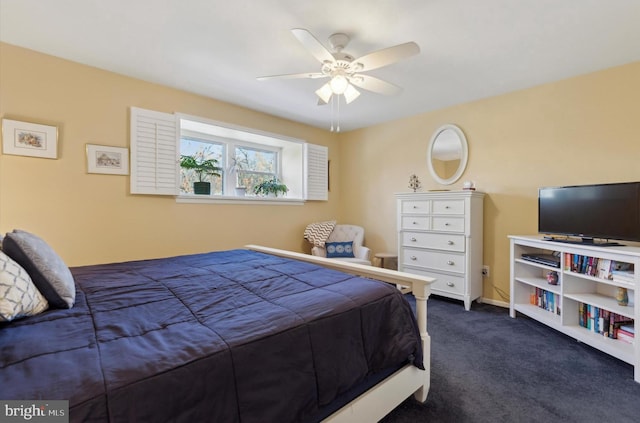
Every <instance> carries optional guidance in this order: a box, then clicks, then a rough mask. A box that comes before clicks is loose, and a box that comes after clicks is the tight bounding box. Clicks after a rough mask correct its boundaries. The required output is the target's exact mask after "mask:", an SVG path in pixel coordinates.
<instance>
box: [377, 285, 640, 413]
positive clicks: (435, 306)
mask: <svg viewBox="0 0 640 423" xmlns="http://www.w3.org/2000/svg"><path fill="white" fill-rule="evenodd" d="M427 310H428V323H427V330H428V332H429V334H430V335H431V389H430V391H429V396H428V398H427V401H426V403H425V404H419V403H417V402H416V401H415V400H413V398H411V399H409V400H407V401H405V402H404V403H402V404H401V405H400V406H399V407H398V408H397V409H395V410H394V411H392V412H391V413H390V414H389V415H388V416H387V417H385V418H384V419H383V420H382V421H383V422H385V423H408V422H452V423H453V422H455V423H460V422H518V423H520V422H545V423H549V422H583V423H584V422H599V423H624V422H640V383H636V382H634V380H633V367H632V366H630V365H629V364H626V363H624V362H622V361H620V360H617V359H615V358H613V357H610V356H608V355H606V354H604V353H602V352H600V351H598V350H595V349H593V348H591V347H589V346H587V345H585V344H582V343H579V342H577V341H576V340H574V339H572V338H569V337H567V336H565V335H563V334H561V333H559V332H557V331H555V330H553V329H551V328H549V327H547V326H544V325H542V324H540V323H538V322H536V321H534V320H532V319H529V318H526V317H524V316H522V315H520V314H519V315H518V318H516V319H512V318H510V317H509V312H508V309H505V308H502V307H496V306H491V305H487V304H478V303H473V305H472V307H471V311H468V312H467V311H465V310H464V307H463V305H462V302H460V301H451V300H447V299H444V298H442V297H431V298H430V299H429V301H428V303H427Z"/></svg>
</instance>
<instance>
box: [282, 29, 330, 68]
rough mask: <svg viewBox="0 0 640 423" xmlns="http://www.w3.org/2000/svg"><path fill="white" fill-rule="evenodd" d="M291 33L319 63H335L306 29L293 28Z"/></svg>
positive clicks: (328, 52) (327, 51)
mask: <svg viewBox="0 0 640 423" xmlns="http://www.w3.org/2000/svg"><path fill="white" fill-rule="evenodd" d="M291 32H292V33H293V35H294V36H295V37H296V38H297V39H298V41H300V42H301V43H302V45H303V46H305V48H306V49H307V50H309V52H310V53H311V54H312V55H313V57H315V58H316V59H318V61H319V62H320V63H325V62H327V61H328V62H333V61H335V59H334V57H333V54H331V52H330V51H329V50H327V49H326V48H325V46H323V45H322V43H321V42H320V41H318V40H317V39H316V37H314V36H313V35H312V34H311V33H310V32H309V31H307V30H306V29H301V28H294V29H292V30H291Z"/></svg>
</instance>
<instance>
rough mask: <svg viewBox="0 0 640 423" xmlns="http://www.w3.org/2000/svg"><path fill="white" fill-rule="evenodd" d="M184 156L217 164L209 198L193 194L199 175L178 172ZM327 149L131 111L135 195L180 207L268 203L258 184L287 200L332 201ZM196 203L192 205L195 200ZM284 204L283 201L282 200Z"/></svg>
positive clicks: (239, 129)
mask: <svg viewBox="0 0 640 423" xmlns="http://www.w3.org/2000/svg"><path fill="white" fill-rule="evenodd" d="M181 155H196V156H198V157H202V158H205V159H215V160H216V165H217V166H218V167H219V168H220V171H219V172H218V173H219V174H220V176H215V177H213V178H208V179H207V181H208V182H211V183H212V187H211V188H212V189H211V194H210V195H200V194H197V195H196V194H194V193H193V182H195V181H197V180H198V179H199V178H198V175H197V174H195V173H194V172H193V171H192V170H185V169H182V168H181V167H180V166H179V162H180V156H181ZM327 161H328V148H327V147H324V146H318V145H313V144H308V143H305V142H304V141H301V140H297V139H294V138H289V137H285V136H281V135H275V134H269V133H265V132H261V131H257V130H252V129H248V128H242V127H238V126H235V125H230V124H225V123H219V122H214V121H211V120H208V119H204V118H198V117H192V116H185V115H180V116H176V115H173V114H168V113H160V112H155V111H151V110H144V109H139V108H135V107H132V108H131V193H132V194H153V195H163V194H164V195H175V196H178V197H179V200H180V201H191V200H193V201H198V202H202V201H205V202H206V201H214V202H215V201H228V200H235V201H237V200H239V199H240V197H244V196H245V194H244V191H243V190H238V189H237V188H238V187H244V188H246V193H247V194H246V196H247V197H250V198H247V199H242V200H243V201H260V200H264V199H263V198H261V197H257V196H256V195H255V194H254V193H253V187H254V186H256V184H258V183H260V182H262V181H264V180H268V179H273V178H276V179H278V180H279V181H280V182H282V183H285V184H286V185H287V188H288V189H289V191H288V192H287V194H286V197H285V198H284V200H288V201H298V202H301V201H302V200H327V199H328V192H327V191H328V167H327V163H328V162H327ZM190 199H191V200H190ZM281 201H282V200H281Z"/></svg>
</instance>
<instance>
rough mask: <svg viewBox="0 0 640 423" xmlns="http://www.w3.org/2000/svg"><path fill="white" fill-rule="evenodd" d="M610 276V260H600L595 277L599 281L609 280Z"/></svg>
mask: <svg viewBox="0 0 640 423" xmlns="http://www.w3.org/2000/svg"><path fill="white" fill-rule="evenodd" d="M610 275H611V260H609V259H600V260H598V266H597V269H596V276H597V277H598V278H600V279H609V277H610Z"/></svg>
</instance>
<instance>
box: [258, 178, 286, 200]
mask: <svg viewBox="0 0 640 423" xmlns="http://www.w3.org/2000/svg"><path fill="white" fill-rule="evenodd" d="M287 191H289V188H287V186H286V185H285V184H283V183H282V182H279V181H278V179H277V178H273V179H269V180H266V181H262V182H260V183H259V184H258V185H256V186H255V187H254V188H253V192H254V193H255V194H256V195H269V194H273V195H275V196H276V197H277V196H278V193H282V195H284V194H286V193H287Z"/></svg>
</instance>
